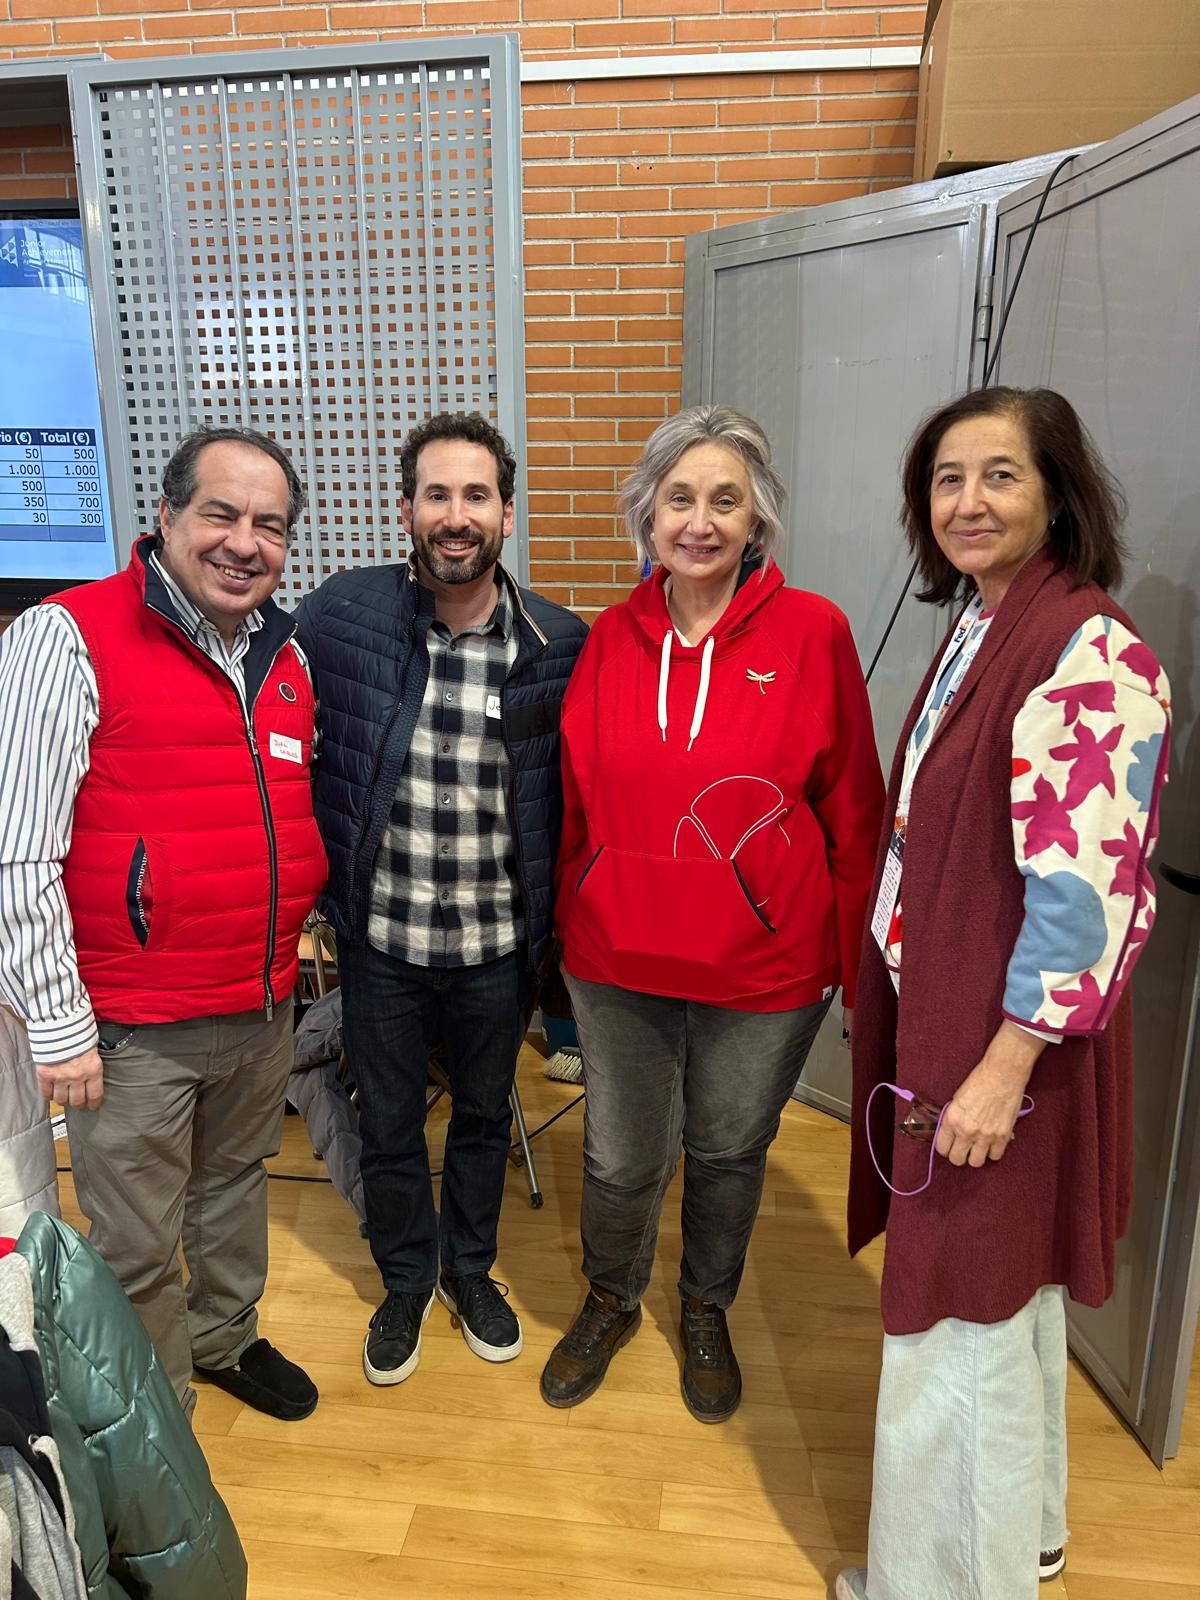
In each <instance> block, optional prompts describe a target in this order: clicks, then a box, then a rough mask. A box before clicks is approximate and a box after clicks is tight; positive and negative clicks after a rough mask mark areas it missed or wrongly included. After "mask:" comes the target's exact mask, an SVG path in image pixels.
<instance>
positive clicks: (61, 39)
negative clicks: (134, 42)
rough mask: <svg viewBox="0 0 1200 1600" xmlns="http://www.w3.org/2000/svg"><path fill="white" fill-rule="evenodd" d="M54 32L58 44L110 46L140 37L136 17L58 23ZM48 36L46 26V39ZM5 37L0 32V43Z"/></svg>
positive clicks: (139, 25)
mask: <svg viewBox="0 0 1200 1600" xmlns="http://www.w3.org/2000/svg"><path fill="white" fill-rule="evenodd" d="M54 31H55V37H56V39H57V40H58V43H59V44H111V43H112V42H113V41H114V40H117V39H140V38H141V37H142V25H141V23H140V22H139V21H138V19H137V18H136V17H125V18H120V17H95V18H92V19H88V18H80V19H79V20H78V21H77V22H60V23H58V24H56V26H55V30H54ZM49 36H50V29H49V27H48V26H47V29H46V37H47V38H49ZM5 37H6V35H4V34H3V33H2V31H0V43H2V42H3V40H4V38H5Z"/></svg>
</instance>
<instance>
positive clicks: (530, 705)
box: [298, 415, 586, 1384]
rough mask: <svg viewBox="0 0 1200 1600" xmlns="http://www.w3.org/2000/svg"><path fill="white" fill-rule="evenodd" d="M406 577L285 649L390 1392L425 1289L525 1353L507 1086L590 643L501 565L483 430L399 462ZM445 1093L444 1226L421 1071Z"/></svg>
mask: <svg viewBox="0 0 1200 1600" xmlns="http://www.w3.org/2000/svg"><path fill="white" fill-rule="evenodd" d="M401 474H402V480H403V483H402V488H403V501H402V511H403V518H404V526H405V529H406V531H407V532H408V534H409V536H410V538H411V540H412V555H411V557H410V559H409V561H408V563H407V565H405V566H403V567H382V568H369V569H364V570H363V571H360V572H351V573H340V574H338V575H337V576H336V577H334V578H331V579H330V580H329V581H328V582H327V583H325V584H323V585H322V587H321V588H320V589H319V590H318V591H317V592H316V593H315V594H313V595H311V596H309V598H308V599H307V600H306V601H305V602H304V604H303V605H302V606H301V608H300V611H299V614H298V637H299V639H300V640H301V642H302V644H303V647H304V649H305V651H306V653H307V655H308V658H309V661H310V664H311V667H312V671H313V679H314V685H315V687H316V690H317V696H318V699H319V701H320V707H321V711H320V717H321V735H322V743H321V753H320V764H319V771H318V778H317V789H316V812H317V817H318V821H319V822H320V824H321V829H322V833H323V835H324V837H325V840H326V845H327V849H328V853H329V858H330V883H329V891H328V895H327V898H326V907H325V908H326V911H327V913H328V914H329V915H330V917H331V919H332V920H333V923H334V926H335V928H336V929H337V931H338V935H339V939H338V960H339V972H340V978H341V987H342V996H343V1014H344V1023H345V1039H346V1046H347V1052H348V1054H349V1057H350V1061H351V1064H352V1066H353V1068H354V1073H355V1077H356V1079H357V1082H358V1088H359V1102H360V1103H359V1110H360V1120H361V1130H362V1138H363V1162H362V1169H363V1190H364V1199H365V1202H366V1211H367V1229H368V1234H369V1237H370V1242H371V1249H372V1253H373V1254H374V1257H375V1261H376V1263H377V1265H378V1267H379V1269H380V1273H381V1275H382V1277H383V1282H384V1287H385V1289H386V1291H387V1293H386V1297H385V1299H384V1301H383V1303H382V1304H381V1305H380V1307H379V1309H378V1310H377V1311H376V1313H375V1315H374V1316H373V1317H372V1319H371V1323H370V1327H369V1329H368V1332H367V1337H366V1344H365V1348H364V1352H363V1365H364V1369H365V1371H366V1375H367V1377H368V1378H369V1379H370V1381H371V1382H372V1383H377V1384H392V1383H399V1382H401V1381H402V1380H403V1379H405V1378H407V1377H408V1376H409V1375H410V1373H412V1372H413V1371H414V1370H415V1368H416V1366H417V1363H418V1361H419V1359H420V1348H421V1329H422V1325H423V1323H424V1320H425V1318H426V1317H427V1316H428V1315H429V1311H430V1308H431V1306H432V1303H433V1297H434V1293H435V1291H436V1294H437V1297H438V1298H439V1299H440V1300H441V1301H442V1302H443V1304H445V1305H446V1306H448V1307H449V1308H450V1310H451V1311H452V1312H453V1313H454V1314H455V1315H457V1317H458V1319H459V1322H460V1325H461V1327H462V1331H463V1335H464V1337H465V1339H466V1341H467V1344H468V1345H469V1346H470V1348H471V1349H472V1350H473V1351H474V1352H475V1354H476V1355H479V1356H481V1357H483V1359H484V1360H487V1361H508V1360H511V1359H512V1358H513V1357H514V1356H516V1355H518V1354H519V1353H520V1350H521V1328H520V1324H519V1322H518V1320H517V1317H516V1315H515V1313H514V1312H513V1310H512V1308H511V1307H510V1306H509V1305H508V1304H507V1302H506V1300H505V1298H504V1296H503V1294H502V1293H501V1289H500V1287H499V1286H498V1285H497V1284H496V1283H495V1282H494V1281H493V1280H492V1278H491V1276H490V1269H491V1267H492V1265H493V1263H494V1261H495V1258H496V1232H497V1225H498V1221H499V1215H500V1204H501V1199H502V1195H503V1189H504V1176H505V1165H506V1158H507V1153H508V1146H509V1139H510V1137H511V1124H512V1116H511V1108H510V1095H511V1093H512V1085H513V1076H514V1072H515V1070H516V1058H517V1051H518V1050H519V1048H520V1044H521V1040H522V1038H523V1036H524V1032H525V1027H526V1024H527V1022H528V1018H529V1013H530V1010H531V1009H532V1004H533V996H534V983H535V974H536V971H537V969H538V967H539V965H540V963H541V961H542V959H543V957H544V955H545V952H546V949H547V946H548V942H549V934H550V918H551V909H552V885H551V873H552V867H553V858H554V853H555V851H556V848H557V841H558V830H559V825H560V822H561V814H562V792H561V783H560V779H559V771H558V708H559V704H560V702H561V699H562V694H563V691H564V690H565V688H566V683H567V679H568V678H569V676H570V671H571V668H572V667H573V666H574V662H575V658H576V656H577V655H578V653H579V650H580V648H581V647H582V644H583V640H584V638H585V637H586V629H585V628H584V626H583V624H582V623H581V622H580V621H579V620H578V619H577V618H575V617H573V616H572V615H571V614H570V613H569V612H567V611H565V610H564V609H563V608H562V607H561V606H555V605H553V604H552V603H551V602H549V601H547V600H544V599H542V598H541V597H540V596H538V595H534V594H532V593H531V592H530V591H528V590H524V589H521V588H520V587H519V586H518V585H517V584H515V583H514V582H513V580H512V579H511V578H510V577H509V576H508V574H507V573H506V572H505V571H504V569H503V567H502V566H501V565H500V554H501V551H502V548H503V544H504V540H505V539H506V538H507V537H508V536H509V535H510V534H511V533H512V528H513V511H514V504H513V490H514V484H515V476H516V462H515V461H514V459H513V457H512V454H511V452H510V450H509V448H508V445H507V444H506V443H505V441H504V439H503V438H502V437H501V436H500V434H499V433H497V431H496V430H495V428H493V427H492V425H491V424H490V423H489V422H487V421H485V420H484V419H483V418H482V417H479V416H475V415H471V416H464V415H441V416H436V417H433V418H432V419H431V420H430V421H428V422H426V423H424V424H423V425H422V426H421V427H418V428H415V429H414V430H413V431H412V432H411V433H410V434H409V436H408V438H407V439H406V440H405V442H404V446H403V449H402V452H401ZM439 1040H440V1041H441V1042H442V1044H443V1045H444V1046H445V1050H446V1057H447V1068H448V1073H449V1077H450V1083H451V1116H450V1127H449V1130H448V1133H447V1138H446V1153H445V1167H444V1175H443V1180H442V1197H441V1199H442V1203H441V1215H440V1218H439V1216H438V1214H437V1212H436V1211H435V1209H434V1203H433V1193H432V1184H431V1180H430V1171H429V1158H428V1152H427V1148H426V1144H425V1136H424V1111H425V1084H426V1067H427V1063H428V1060H429V1055H430V1051H431V1050H432V1048H433V1046H434V1045H435V1044H436V1043H437V1042H438V1041H439Z"/></svg>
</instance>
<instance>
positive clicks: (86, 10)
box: [9, 0, 98, 22]
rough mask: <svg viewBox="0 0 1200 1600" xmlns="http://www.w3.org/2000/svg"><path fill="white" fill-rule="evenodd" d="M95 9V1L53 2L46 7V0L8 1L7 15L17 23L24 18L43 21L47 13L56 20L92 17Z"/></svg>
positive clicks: (56, 0)
mask: <svg viewBox="0 0 1200 1600" xmlns="http://www.w3.org/2000/svg"><path fill="white" fill-rule="evenodd" d="M97 9H98V7H97V3H96V0H53V4H52V5H48V4H47V0H9V13H10V15H11V16H12V17H13V18H14V19H16V20H18V21H19V20H21V19H22V18H24V17H31V18H33V19H34V20H35V21H39V22H40V21H45V20H46V19H47V13H48V12H50V13H52V14H53V16H54V18H55V19H56V20H57V19H58V18H61V17H94V16H95V15H96V11H97Z"/></svg>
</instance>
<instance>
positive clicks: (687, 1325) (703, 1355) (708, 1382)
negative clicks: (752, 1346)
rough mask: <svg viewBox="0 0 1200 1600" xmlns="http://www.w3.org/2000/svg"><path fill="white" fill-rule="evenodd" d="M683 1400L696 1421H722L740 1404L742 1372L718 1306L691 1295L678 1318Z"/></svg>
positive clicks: (723, 1315) (723, 1316)
mask: <svg viewBox="0 0 1200 1600" xmlns="http://www.w3.org/2000/svg"><path fill="white" fill-rule="evenodd" d="M679 1334H680V1338H681V1339H682V1340H683V1374H682V1382H681V1387H682V1390H683V1403H684V1405H685V1406H687V1408H688V1410H689V1411H690V1412H691V1413H692V1415H693V1416H694V1417H695V1418H696V1420H697V1421H698V1422H724V1421H725V1420H726V1419H727V1418H728V1417H731V1416H732V1415H733V1413H734V1412H735V1411H736V1410H737V1408H738V1406H739V1405H740V1404H741V1400H742V1374H741V1370H740V1368H739V1367H738V1364H737V1357H736V1356H735V1355H734V1353H733V1345H732V1344H731V1343H730V1342H729V1326H728V1324H727V1323H726V1321H725V1313H724V1311H723V1310H722V1309H721V1307H720V1306H711V1305H706V1304H705V1302H704V1301H703V1300H696V1299H694V1298H693V1297H692V1296H691V1295H689V1296H688V1297H687V1299H686V1300H684V1302H683V1309H682V1312H681V1314H680V1318H679Z"/></svg>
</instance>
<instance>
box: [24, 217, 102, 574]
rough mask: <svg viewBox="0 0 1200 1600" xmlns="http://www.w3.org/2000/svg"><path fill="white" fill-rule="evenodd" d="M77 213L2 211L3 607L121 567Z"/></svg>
mask: <svg viewBox="0 0 1200 1600" xmlns="http://www.w3.org/2000/svg"><path fill="white" fill-rule="evenodd" d="M116 564H117V557H116V544H115V541H114V538H113V523H112V510H111V507H110V504H109V486H108V472H107V469H106V464H105V458H104V435H103V432H102V429H101V424H100V390H99V384H98V381H97V377H96V351H95V345H94V342H93V338H92V316H91V305H90V301H89V296H88V284H87V275H86V272H85V269H84V256H83V225H82V223H81V222H80V219H79V212H78V209H77V208H72V209H68V208H63V209H57V208H51V207H49V206H45V207H38V208H37V209H36V210H35V209H33V208H30V209H27V210H17V209H13V208H11V207H6V208H0V601H3V602H7V603H8V604H10V605H11V604H14V603H17V604H20V603H22V602H24V603H28V601H29V600H32V599H36V598H39V597H40V596H41V595H43V594H49V593H51V592H52V591H53V590H54V589H56V588H62V587H63V586H64V584H68V583H75V582H80V581H83V580H86V579H89V578H103V577H107V576H108V575H109V574H110V573H112V572H114V571H115V570H116Z"/></svg>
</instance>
